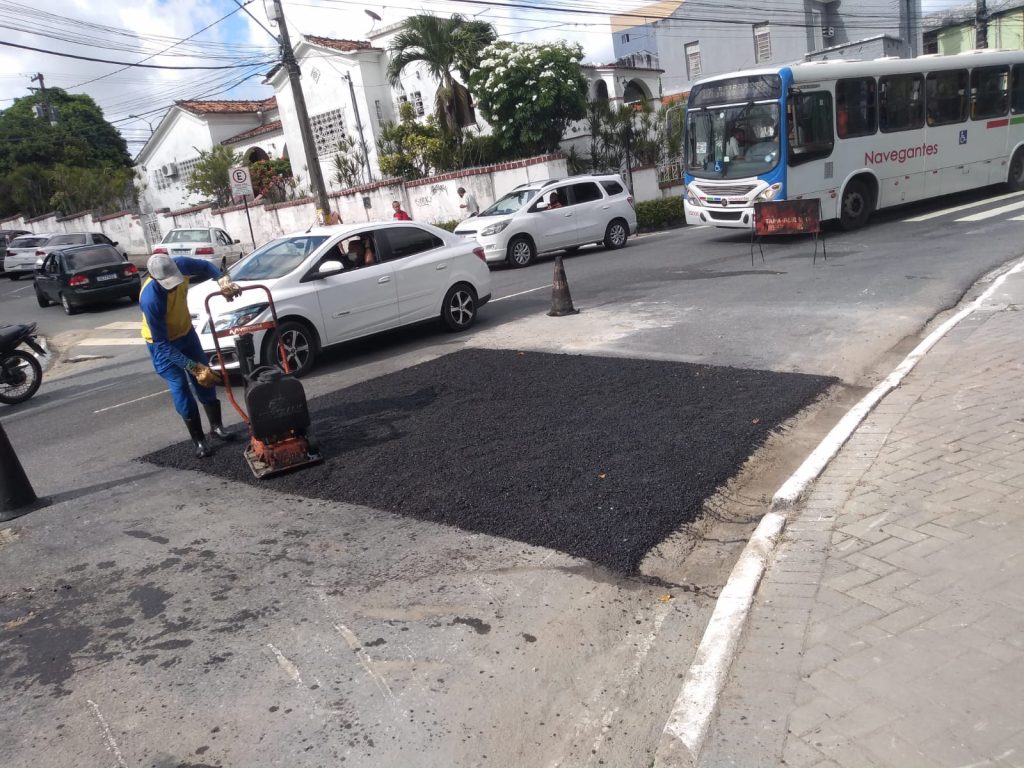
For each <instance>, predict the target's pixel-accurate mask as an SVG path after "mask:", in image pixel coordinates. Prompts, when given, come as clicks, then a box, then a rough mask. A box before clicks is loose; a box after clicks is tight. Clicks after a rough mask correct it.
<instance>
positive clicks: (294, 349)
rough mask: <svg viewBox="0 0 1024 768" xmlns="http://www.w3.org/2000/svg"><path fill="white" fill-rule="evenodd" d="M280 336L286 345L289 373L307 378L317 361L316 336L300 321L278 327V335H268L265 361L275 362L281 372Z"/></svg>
mask: <svg viewBox="0 0 1024 768" xmlns="http://www.w3.org/2000/svg"><path fill="white" fill-rule="evenodd" d="M278 336H280V338H281V342H282V343H283V344H284V352H285V355H286V357H287V360H288V372H289V373H292V374H294V375H295V376H305V375H306V374H307V373H309V372H310V371H311V370H312V368H313V362H314V361H315V360H316V335H315V334H314V333H313V331H312V330H310V328H309V326H308V325H306V324H305V323H300V322H299V321H298V320H286V321H285V322H283V323H281V324H280V325H279V326H278V327H277V333H268V334H267V338H266V341H265V342H264V349H263V361H264V362H265V363H269V362H270V361H273V362H274V364H275V365H277V367H278V368H280V369H281V370H284V366H283V365H281V357H280V347H279V346H278V343H277V339H278Z"/></svg>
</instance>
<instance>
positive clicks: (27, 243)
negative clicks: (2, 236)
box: [10, 237, 49, 248]
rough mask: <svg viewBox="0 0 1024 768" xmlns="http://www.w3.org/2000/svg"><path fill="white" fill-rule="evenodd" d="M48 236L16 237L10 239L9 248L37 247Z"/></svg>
mask: <svg viewBox="0 0 1024 768" xmlns="http://www.w3.org/2000/svg"><path fill="white" fill-rule="evenodd" d="M48 239H49V238H46V237H16V238H14V239H13V240H11V245H10V247H11V248H38V247H39V246H40V245H42V244H43V243H45V242H46V241H47V240H48Z"/></svg>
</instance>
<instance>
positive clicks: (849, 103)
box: [836, 77, 878, 139]
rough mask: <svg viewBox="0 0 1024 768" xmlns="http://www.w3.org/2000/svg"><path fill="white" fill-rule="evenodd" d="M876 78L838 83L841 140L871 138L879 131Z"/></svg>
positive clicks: (854, 79)
mask: <svg viewBox="0 0 1024 768" xmlns="http://www.w3.org/2000/svg"><path fill="white" fill-rule="evenodd" d="M876 90H877V87H876V84H875V78H873V77H858V78H851V79H849V80H839V81H837V82H836V133H837V134H838V136H839V138H840V139H852V138H854V137H856V136H871V135H873V134H874V133H875V131H876V130H878V105H877V102H876V98H875V91H876Z"/></svg>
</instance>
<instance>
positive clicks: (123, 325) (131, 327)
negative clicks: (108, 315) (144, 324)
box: [96, 320, 139, 331]
mask: <svg viewBox="0 0 1024 768" xmlns="http://www.w3.org/2000/svg"><path fill="white" fill-rule="evenodd" d="M96 330H97V331H137V330H139V321H138V320H135V321H129V320H118V321H117V322H116V323H107V324H106V325H101V326H99V327H98V328H97V329H96Z"/></svg>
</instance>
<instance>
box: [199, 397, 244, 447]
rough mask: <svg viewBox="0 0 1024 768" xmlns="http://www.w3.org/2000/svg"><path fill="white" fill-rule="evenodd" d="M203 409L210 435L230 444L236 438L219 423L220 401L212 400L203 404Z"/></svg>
mask: <svg viewBox="0 0 1024 768" xmlns="http://www.w3.org/2000/svg"><path fill="white" fill-rule="evenodd" d="M203 409H204V410H205V411H206V420H207V421H209V422H210V434H211V435H213V436H214V437H217V438H220V439H221V440H224V441H225V442H231V441H232V440H234V439H235V438H236V437H238V435H237V434H235V433H234V432H232V431H231V430H229V429H224V422H223V421H221V415H220V400H214V401H213V402H212V403H203Z"/></svg>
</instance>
